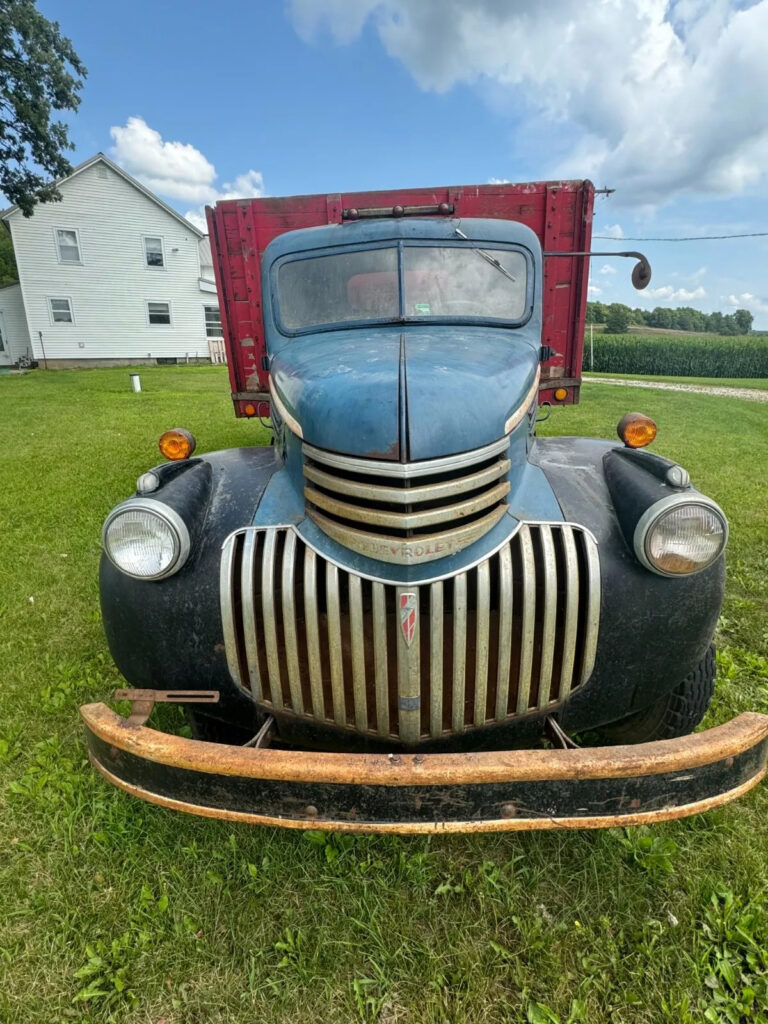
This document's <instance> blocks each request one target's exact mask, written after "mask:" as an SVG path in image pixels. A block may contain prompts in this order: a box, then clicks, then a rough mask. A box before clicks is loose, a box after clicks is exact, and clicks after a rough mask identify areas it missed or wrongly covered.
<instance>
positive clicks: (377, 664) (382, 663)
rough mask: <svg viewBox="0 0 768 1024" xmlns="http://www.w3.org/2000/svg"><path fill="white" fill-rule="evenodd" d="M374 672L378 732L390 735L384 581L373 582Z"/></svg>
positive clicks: (382, 734)
mask: <svg viewBox="0 0 768 1024" xmlns="http://www.w3.org/2000/svg"><path fill="white" fill-rule="evenodd" d="M373 674H374V685H375V689H376V732H377V733H378V734H379V735H380V736H389V679H388V669H387V602H386V594H385V591H384V584H383V583H378V582H376V583H374V584H373Z"/></svg>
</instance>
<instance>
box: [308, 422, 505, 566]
mask: <svg viewBox="0 0 768 1024" xmlns="http://www.w3.org/2000/svg"><path fill="white" fill-rule="evenodd" d="M508 448H509V437H502V438H501V439H500V440H498V441H494V442H493V443H492V444H489V445H485V447H483V448H478V449H476V450H475V451H471V452H463V453H462V454H460V455H450V456H446V457H443V458H439V459H427V460H424V461H422V462H407V463H401V462H387V461H385V460H383V459H358V458H354V457H352V456H349V455H337V454H335V453H334V452H327V451H323V450H322V449H320V448H314V447H313V446H312V445H308V444H305V445H304V446H303V452H304V476H305V478H306V481H307V482H306V485H305V487H304V498H305V502H306V509H307V515H308V516H309V517H310V518H311V519H312V520H313V521H314V522H315V523H316V524H317V525H318V526H319V527H320V529H321V530H323V531H324V532H325V533H327V534H328V536H330V537H332V538H333V539H334V540H336V541H338V542H339V543H340V544H343V545H344V546H345V547H347V548H350V549H351V550H353V551H358V552H360V553H361V554H364V555H367V556H368V557H370V558H377V559H379V560H381V561H385V562H393V563H399V564H407V563H412V562H428V561H432V560H434V559H436V558H444V557H445V556H446V555H451V554H454V553H455V552H457V551H461V550H462V548H465V547H467V546H468V545H469V544H472V543H473V542H474V541H476V540H477V539H478V538H479V537H482V536H483V534H484V533H487V532H488V530H490V529H491V527H493V526H494V525H495V524H496V523H497V522H498V521H499V519H500V518H501V517H502V516H503V515H504V512H505V511H506V508H507V506H506V504H505V503H504V498H505V497H506V495H507V494H508V492H509V482H508V481H507V480H506V479H505V477H506V475H507V473H508V472H509V467H510V462H509V459H508V458H507V450H508Z"/></svg>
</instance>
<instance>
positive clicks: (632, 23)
mask: <svg viewBox="0 0 768 1024" xmlns="http://www.w3.org/2000/svg"><path fill="white" fill-rule="evenodd" d="M290 9H291V13H292V17H293V21H294V25H295V26H296V29H297V31H298V32H299V33H300V34H301V35H302V36H304V38H307V39H309V38H312V37H313V36H316V35H317V34H318V33H319V32H320V31H321V30H322V29H323V28H325V27H327V28H329V29H330V32H331V35H332V37H333V38H334V39H335V40H336V42H338V43H350V42H352V41H354V40H355V39H356V38H357V37H358V36H359V35H360V33H361V32H362V30H363V28H364V26H365V25H366V23H367V22H368V21H371V22H372V23H373V26H374V28H375V30H376V31H377V32H378V35H379V37H380V39H381V42H382V44H383V46H384V48H385V49H386V51H387V52H388V53H389V55H390V56H391V57H393V58H396V59H398V60H400V61H402V63H403V64H404V65H405V66H406V67H407V68H408V70H409V71H410V72H411V74H412V75H413V77H414V78H415V79H416V81H417V82H418V83H419V85H420V86H421V87H422V88H424V89H431V90H434V91H436V92H446V91H448V90H449V89H451V88H452V87H453V86H455V85H458V84H465V85H467V84H469V85H477V86H481V87H489V86H490V87H492V88H490V89H489V88H485V90H484V91H485V92H486V93H487V94H488V93H491V94H492V95H493V97H494V104H497V103H498V102H499V96H501V97H502V101H503V98H504V97H506V103H507V108H508V110H509V112H510V114H511V115H514V116H515V117H517V118H518V119H519V118H520V116H521V111H522V112H523V116H528V117H529V118H530V120H531V122H532V124H534V125H535V126H538V127H539V130H540V128H541V125H542V122H543V123H544V124H549V125H553V124H558V123H559V124H560V125H563V124H565V125H568V126H569V128H570V132H568V133H567V134H568V146H567V149H565V150H564V152H566V153H567V156H566V157H565V158H563V159H561V160H560V161H559V162H558V163H556V164H555V166H553V167H550V168H547V169H546V170H547V171H548V172H550V173H553V172H554V173H555V174H558V175H560V174H564V175H565V174H567V175H569V176H570V175H573V176H577V177H584V176H590V177H592V178H594V179H595V180H597V181H599V182H600V183H601V184H602V183H604V182H607V183H610V184H611V185H614V186H616V187H618V188H620V189H621V199H622V200H631V201H633V202H643V203H658V202H659V201H660V200H664V199H667V198H670V197H671V195H673V194H676V193H686V192H690V193H696V192H710V193H714V194H721V195H722V194H734V193H739V192H742V191H744V190H745V189H747V188H748V187H750V186H752V185H754V184H756V183H757V182H758V181H760V180H761V178H762V177H763V176H764V175H765V174H766V173H767V172H768V104H766V103H765V96H766V95H768V60H766V59H765V40H766V38H768V0H746V2H745V0H677V2H674V3H673V2H672V0H549V2H548V3H542V2H541V0H515V2H514V3H509V2H508V0H473V2H469V0H291V7H290ZM520 130H521V132H524V131H525V126H524V125H522V126H521V129H520ZM571 134H572V135H573V138H571Z"/></svg>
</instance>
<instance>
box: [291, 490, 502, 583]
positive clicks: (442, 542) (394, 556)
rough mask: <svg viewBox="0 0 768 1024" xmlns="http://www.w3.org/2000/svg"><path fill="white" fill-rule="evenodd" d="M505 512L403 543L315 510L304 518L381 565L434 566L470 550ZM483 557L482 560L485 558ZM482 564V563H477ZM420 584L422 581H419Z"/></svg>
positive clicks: (491, 513) (311, 509) (345, 545)
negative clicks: (359, 528) (449, 557)
mask: <svg viewBox="0 0 768 1024" xmlns="http://www.w3.org/2000/svg"><path fill="white" fill-rule="evenodd" d="M506 511H507V506H506V505H500V506H499V507H498V508H494V509H492V510H491V511H490V512H489V513H488V515H486V516H483V518H482V519H476V520H475V521H474V522H473V523H467V524H465V525H464V526H460V527H458V528H456V529H453V530H444V531H443V532H442V533H429V534H425V535H424V536H423V537H414V538H413V539H412V540H406V539H404V538H403V537H395V536H392V535H390V534H375V533H369V532H368V531H366V530H355V529H353V528H352V527H351V526H346V525H344V524H343V523H337V522H335V521H334V520H333V519H328V517H327V516H324V515H323V514H322V513H321V512H318V511H317V510H316V509H314V508H308V509H307V517H308V518H309V519H311V520H312V522H313V523H315V525H316V526H318V527H319V528H320V529H321V530H322V531H323V533H326V534H328V536H329V537H330V538H331V539H332V540H335V541H337V542H338V543H339V544H343V546H344V547H346V548H349V549H350V551H357V552H358V554H361V555H365V556H366V557H367V558H373V559H376V560H377V561H380V562H392V563H393V564H394V565H413V564H414V563H415V564H417V565H418V564H419V563H422V562H434V561H435V560H437V559H439V558H447V557H448V555H455V554H456V553H457V552H459V551H462V550H463V549H464V548H466V547H469V545H470V544H473V543H474V542H475V541H476V540H479V539H480V537H482V536H484V535H485V534H486V533H488V531H489V530H490V529H492V528H493V527H494V526H495V525H496V523H497V522H498V521H499V519H501V517H502V516H503V515H504V513H505V512H506ZM487 557H488V556H487V555H484V556H483V558H487ZM478 561H483V559H478ZM422 582H423V581H422Z"/></svg>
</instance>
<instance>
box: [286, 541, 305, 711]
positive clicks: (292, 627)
mask: <svg viewBox="0 0 768 1024" xmlns="http://www.w3.org/2000/svg"><path fill="white" fill-rule="evenodd" d="M295 559H296V534H295V533H294V532H293V530H289V531H288V532H287V533H286V535H285V547H284V548H283V580H282V584H283V634H284V636H285V661H286V665H287V668H288V691H289V693H290V695H291V707H292V708H293V710H294V711H295V712H296V714H297V715H303V714H304V698H303V697H302V694H301V676H300V674H299V648H298V644H297V642H296V602H295V600H294V598H295V592H294V587H293V574H294V562H295Z"/></svg>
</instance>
